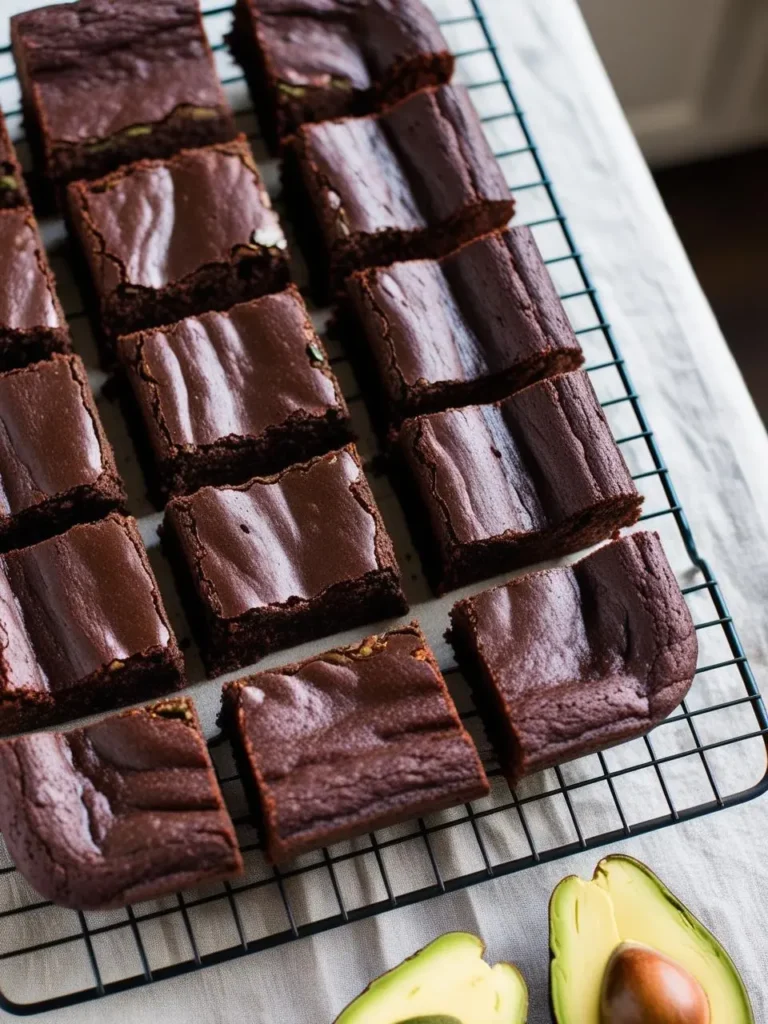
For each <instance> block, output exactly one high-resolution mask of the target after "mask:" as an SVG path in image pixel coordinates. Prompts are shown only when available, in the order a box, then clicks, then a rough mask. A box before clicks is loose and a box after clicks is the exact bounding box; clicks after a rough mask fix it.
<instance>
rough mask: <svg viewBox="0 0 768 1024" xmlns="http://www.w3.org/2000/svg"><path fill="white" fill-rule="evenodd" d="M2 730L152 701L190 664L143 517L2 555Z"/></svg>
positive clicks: (175, 685) (112, 518) (178, 681)
mask: <svg viewBox="0 0 768 1024" xmlns="http://www.w3.org/2000/svg"><path fill="white" fill-rule="evenodd" d="M0 635H2V638H3V639H2V659H0V732H2V733H6V734H7V733H9V732H19V731H20V730H22V729H32V728H36V727H38V726H40V725H45V724H48V723H49V722H54V721H61V720H62V719H66V718H76V717H77V716H78V715H85V714H92V713H95V712H97V711H105V710H108V709H110V708H114V707H118V706H120V705H121V704H129V703H131V702H132V701H138V700H145V699H147V698H148V697H155V696H158V695H160V694H163V693H168V692H169V691H170V690H175V689H179V688H180V687H181V686H183V685H184V662H183V659H182V657H181V652H180V651H179V648H178V646H177V644H176V639H175V637H174V635H173V632H172V631H171V627H170V625H169V623H168V618H167V616H166V614H165V609H164V608H163V602H162V599H161V597H160V592H159V591H158V589H157V583H156V582H155V577H154V575H153V573H152V569H151V568H150V565H149V560H148V558H147V553H146V551H145V549H144V545H143V543H142V541H141V537H140V536H139V531H138V529H137V527H136V521H135V520H134V519H127V518H125V517H124V516H121V515H118V514H117V513H114V512H113V513H111V514H110V515H109V516H107V518H106V519H102V520H101V521H100V522H97V523H85V524H82V525H79V526H73V527H72V528H71V529H70V530H68V531H67V532H66V533H63V534H61V535H60V536H58V537H51V538H49V539H48V540H44V541H41V542H40V543H39V544H35V545H34V546H33V547H29V548H21V549H20V550H18V551H10V552H8V553H7V554H5V555H2V556H0Z"/></svg>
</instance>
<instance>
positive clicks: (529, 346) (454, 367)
mask: <svg viewBox="0 0 768 1024" xmlns="http://www.w3.org/2000/svg"><path fill="white" fill-rule="evenodd" d="M347 289H348V291H349V294H350V296H351V298H352V300H353V302H354V303H355V306H356V309H357V312H358V315H359V316H360V318H361V320H362V322H363V325H364V327H365V329H366V333H367V337H368V340H369V342H370V344H371V345H372V347H373V350H374V354H375V357H376V361H377V363H378V366H379V370H380V372H381V373H382V375H383V378H384V381H385V386H386V390H387V392H388V395H389V397H390V398H391V399H392V400H394V401H398V400H407V398H408V397H409V396H411V395H412V394H414V393H417V392H419V391H423V390H424V389H426V388H428V387H429V386H430V385H435V384H440V383H447V382H460V381H461V382H468V381H474V380H478V379H480V378H482V377H484V376H488V375H491V374H495V373H500V372H503V371H505V370H508V369H510V368H513V367H515V366H517V365H520V364H524V363H527V362H534V361H536V360H537V359H545V358H551V357H552V356H553V355H554V354H556V353H562V354H563V355H564V356H566V357H568V358H570V359H571V360H572V361H573V364H574V367H575V365H578V363H579V362H581V360H582V358H583V356H582V354H581V347H580V345H579V343H578V341H577V339H576V337H575V335H574V333H573V328H572V327H571V325H570V322H569V320H568V317H567V316H566V313H565V310H564V309H563V306H562V303H561V302H560V299H559V298H558V295H557V292H556V290H555V287H554V285H553V283H552V279H551V278H550V276H549V274H548V272H547V268H546V266H545V265H544V263H543V261H542V259H541V255H540V253H539V251H538V248H537V246H536V242H535V240H534V238H533V235H532V234H531V231H530V229H529V228H527V227H519V228H511V229H507V230H505V231H501V232H495V233H494V234H492V235H486V236H485V237H483V238H480V239H478V240H477V241H475V242H470V243H469V244H468V245H465V246H462V247H461V248H460V249H459V250H457V251H456V252H455V253H453V254H451V255H450V256H447V257H445V258H444V259H442V260H440V261H437V260H412V261H409V262H404V263H393V264H392V265H391V266H389V267H374V268H372V269H370V270H363V271H360V272H358V273H356V274H354V275H353V276H352V277H350V278H348V279H347Z"/></svg>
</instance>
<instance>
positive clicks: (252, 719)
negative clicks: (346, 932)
mask: <svg viewBox="0 0 768 1024" xmlns="http://www.w3.org/2000/svg"><path fill="white" fill-rule="evenodd" d="M221 720H222V724H224V725H225V727H226V728H227V730H228V732H229V733H230V735H231V738H232V741H233V743H234V745H235V749H236V751H237V753H238V760H239V761H240V762H241V764H242V775H243V778H244V779H245V780H246V788H249V789H250V790H251V796H252V798H253V803H254V809H255V812H256V816H257V818H258V819H259V821H260V822H261V825H262V831H263V834H264V840H265V846H266V851H267V856H268V857H269V858H270V860H272V861H278V862H279V861H286V860H290V859H292V858H293V857H296V856H298V854H300V853H304V852H306V851H307V850H313V849H316V848H317V847H320V846H330V845H331V844H332V843H335V842H338V841H339V840H341V839H349V838H352V837H354V836H358V835H361V834H363V833H366V832H373V831H375V830H376V829H379V828H385V827H386V826H387V825H393V824H396V823H398V822H401V821H407V820H408V819H410V818H416V817H418V816H419V815H422V814H431V813H433V812H435V811H440V810H443V809H445V808H447V807H454V806H455V805H456V804H462V803H465V802H466V801H468V800H475V799H479V798H480V797H483V796H486V795H487V793H488V789H489V787H488V780H487V779H486V777H485V772H484V771H483V766H482V764H481V762H480V758H479V757H478V754H477V751H476V749H475V746H474V744H473V742H472V740H471V738H470V736H469V734H468V733H467V731H466V730H465V728H464V726H463V725H462V724H461V719H460V718H459V715H458V713H457V711H456V708H455V706H454V703H453V700H452V699H451V696H450V694H449V693H448V689H447V687H446V685H445V681H444V679H443V677H442V674H441V672H440V669H439V667H438V665H437V662H436V661H435V657H434V654H433V653H432V651H431V650H430V648H429V645H428V644H427V641H426V639H425V638H424V635H423V633H422V632H421V629H420V628H419V626H418V623H415V622H413V623H411V624H410V625H409V626H399V627H398V628H396V629H393V630H391V631H390V632H388V633H382V634H381V635H379V636H370V637H368V638H367V639H366V640H363V641H361V642H360V643H358V644H354V645H352V646H349V647H337V648H335V649H334V650H331V651H326V652H325V653H323V654H318V655H315V656H314V657H311V658H307V659H306V660H305V661H301V662H298V663H297V664H294V665H286V666H285V667H284V668H278V669H275V670H273V671H268V672H260V673H259V674H258V675H254V676H251V677H250V678H248V679H240V680H238V681H237V682H233V683H228V684H227V685H226V686H225V687H224V692H223V706H222V715H221Z"/></svg>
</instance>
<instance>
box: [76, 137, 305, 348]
mask: <svg viewBox="0 0 768 1024" xmlns="http://www.w3.org/2000/svg"><path fill="white" fill-rule="evenodd" d="M68 204H69V222H70V228H71V230H72V232H73V235H74V237H75V240H76V242H77V243H78V245H79V247H80V250H81V252H82V254H83V255H84V258H85V263H86V264H87V276H88V281H89V287H88V290H90V291H92V292H93V293H94V295H93V300H94V306H95V307H96V308H97V309H98V315H97V323H96V327H97V333H98V334H99V335H100V340H101V342H102V346H103V356H104V359H105V362H107V363H109V362H110V361H111V360H113V359H114V341H115V339H116V337H117V336H118V335H120V334H129V333H131V332H133V331H138V330H143V329H144V328H146V327H157V326H159V325H160V324H167V323H173V322H174V321H175V320H181V319H182V317H185V316H191V315H193V314H195V313H204V312H207V311H209V310H212V309H229V308H230V306H234V305H235V303H237V302H242V301H245V300H247V299H253V298H257V297H258V296H260V295H264V294H266V293H267V292H272V291H278V290H279V289H280V288H283V287H284V286H285V285H286V284H287V283H288V279H289V270H288V258H287V253H286V241H285V236H284V235H283V231H282V228H281V227H280V221H279V220H278V218H277V214H276V213H275V212H274V211H273V209H272V206H271V203H270V201H269V196H268V195H267V191H266V189H265V187H264V185H263V183H262V180H261V177H260V176H259V172H258V169H257V167H256V164H255V162H254V160H253V155H252V154H251V151H250V148H249V147H248V143H247V142H246V139H245V137H244V136H239V137H238V139H237V140H235V141H234V142H228V143H222V144H221V145H217V146H207V147H205V148H203V149H190V150H183V151H182V152H181V153H178V154H176V156H173V157H170V158H169V159H168V160H154V161H150V160H142V161H139V162H138V163H135V164H130V165H129V166H128V167H123V168H122V169H120V170H118V171H115V172H114V173H112V174H110V175H108V176H107V177H106V178H101V179H99V180H98V181H92V182H87V181H76V182H73V183H72V184H71V185H70V186H69V189H68Z"/></svg>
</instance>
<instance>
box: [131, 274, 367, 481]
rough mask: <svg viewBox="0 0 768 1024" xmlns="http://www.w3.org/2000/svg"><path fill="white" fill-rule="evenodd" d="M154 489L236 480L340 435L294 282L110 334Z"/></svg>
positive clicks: (314, 451) (320, 352)
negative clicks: (226, 305)
mask: <svg viewBox="0 0 768 1024" xmlns="http://www.w3.org/2000/svg"><path fill="white" fill-rule="evenodd" d="M118 358H119V360H120V363H121V365H122V367H123V370H124V372H125V374H126V376H127V378H128V382H129V384H130V387H131V391H132V394H133V399H134V403H135V406H136V407H137V410H138V413H139V418H140V419H141V422H142V426H143V433H144V436H145V438H146V439H147V441H148V447H149V448H150V450H151V453H152V459H153V462H154V466H155V469H156V475H157V477H158V482H159V486H160V490H161V492H163V493H166V494H167V493H172V494H184V493H188V492H189V491H193V490H196V489H197V488H199V487H202V486H204V485H206V484H222V483H230V484H236V483H242V482H243V481H245V480H249V479H250V478H251V477H253V476H265V475H268V474H270V473H276V472H279V471H280V470H282V469H285V467H286V466H288V465H290V464H292V463H296V462H303V461H306V460H307V459H309V458H312V457H313V456H315V455H319V454H322V453H323V452H326V451H329V450H330V449H332V448H338V447H339V446H340V445H343V444H344V443H345V442H346V441H348V440H349V439H350V436H351V434H350V425H349V411H348V409H347V406H346V403H345V401H344V398H343V397H342V394H341V390H340V388H339V383H338V381H337V380H336V377H335V376H334V374H333V372H332V370H331V368H330V365H329V362H328V356H327V354H326V352H325V348H324V347H323V344H322V342H321V341H320V338H319V337H318V335H317V333H316V332H315V330H314V328H313V326H312V322H311V320H310V319H309V314H308V312H307V308H306V306H305V305H304V301H303V299H302V298H301V295H300V294H299V291H298V289H297V288H295V287H294V286H293V285H291V286H290V287H289V288H288V289H287V290H286V291H283V292H279V293H277V294H275V295H267V296H264V297H263V298H261V299H255V300H253V301H252V302H248V303H242V304H240V305H238V306H234V307H233V308H232V309H230V310H228V311H227V312H212V313H204V314H201V315H200V316H197V317H189V318H187V319H185V320H181V321H179V322H178V323H176V324H173V325H171V326H169V327H159V328H155V329H152V330H147V331H142V332H140V333H139V334H132V335H128V336H126V337H123V338H120V339H119V342H118Z"/></svg>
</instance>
